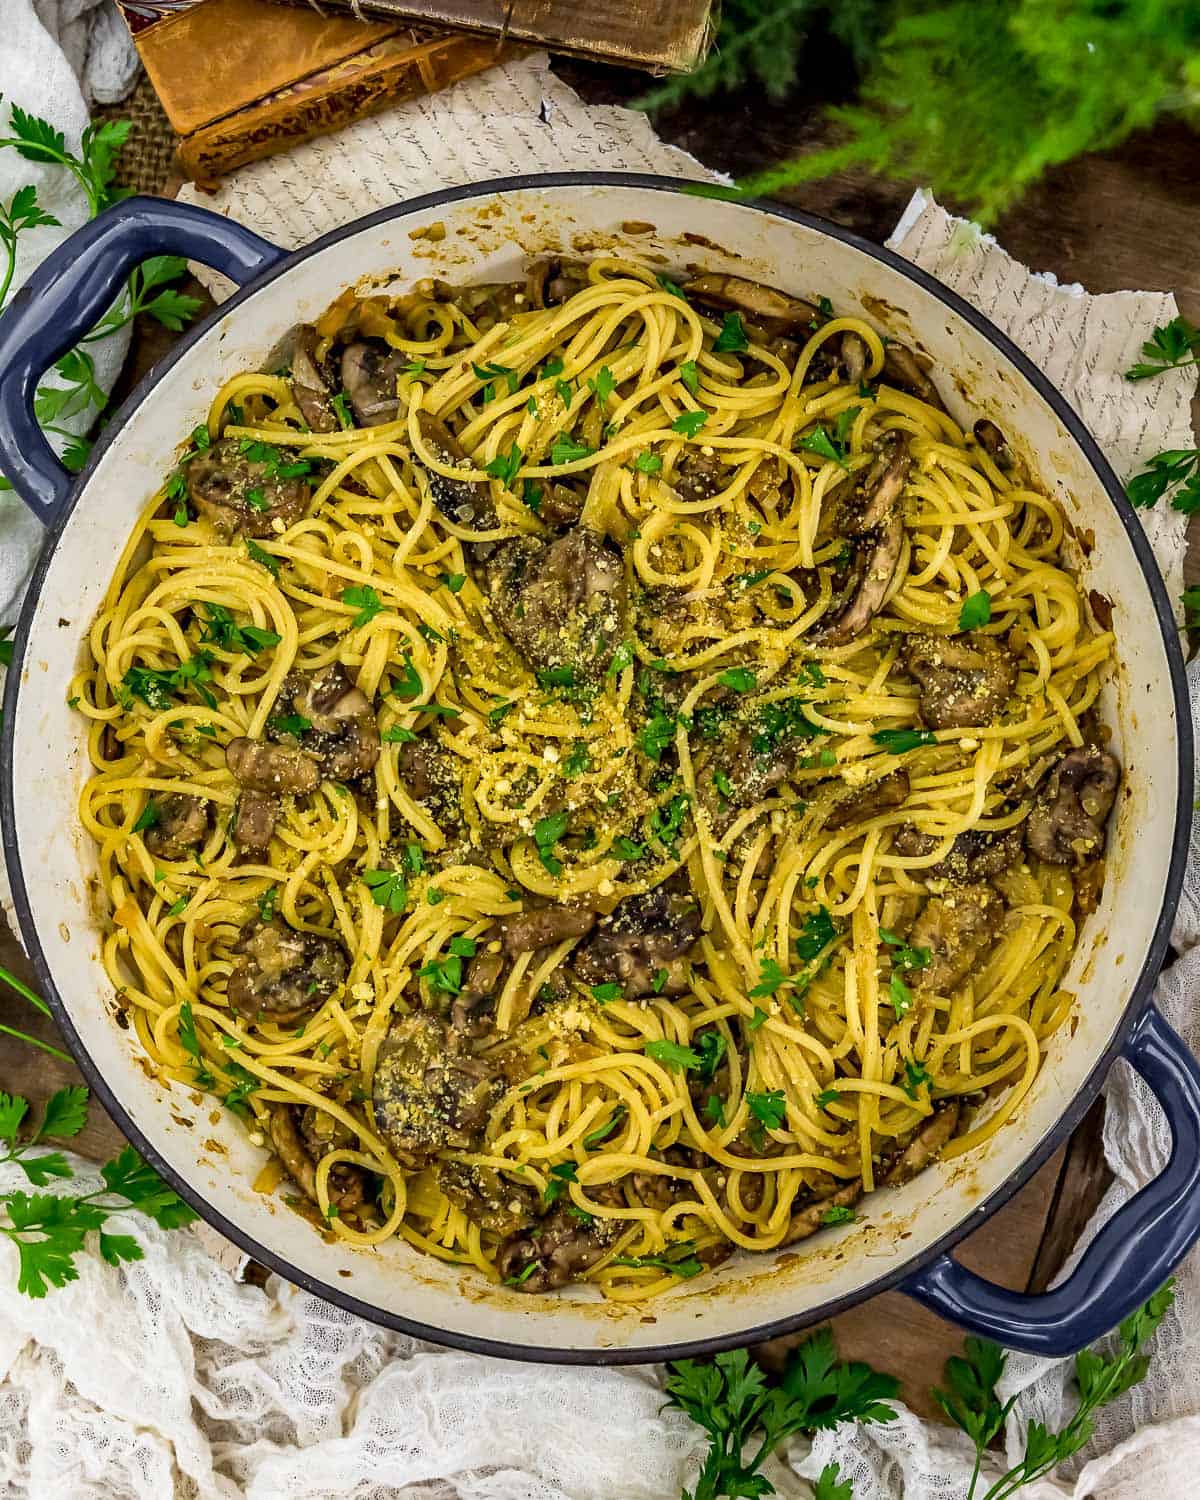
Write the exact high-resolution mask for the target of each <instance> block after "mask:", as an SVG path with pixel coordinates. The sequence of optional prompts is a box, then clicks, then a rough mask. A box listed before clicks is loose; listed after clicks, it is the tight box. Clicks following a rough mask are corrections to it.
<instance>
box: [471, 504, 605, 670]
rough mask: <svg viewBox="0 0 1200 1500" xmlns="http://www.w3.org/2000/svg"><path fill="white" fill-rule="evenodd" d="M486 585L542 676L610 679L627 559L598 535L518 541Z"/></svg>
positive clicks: (579, 530) (506, 627)
mask: <svg viewBox="0 0 1200 1500" xmlns="http://www.w3.org/2000/svg"><path fill="white" fill-rule="evenodd" d="M486 583H487V591H488V597H489V600H490V602H491V606H492V611H493V613H494V614H495V616H496V621H497V623H498V624H499V626H500V628H501V629H502V630H503V631H504V633H505V635H507V636H508V638H509V640H510V641H512V643H513V645H514V646H515V647H516V648H517V650H518V651H520V652H521V654H522V655H523V656H524V657H525V659H526V660H527V661H528V662H529V664H530V666H531V667H533V669H534V670H535V671H538V672H543V671H545V672H548V671H552V670H554V669H555V668H559V669H562V668H568V669H570V671H571V672H572V673H573V675H574V678H575V681H576V682H577V683H580V684H582V683H583V682H591V681H597V680H599V679H600V678H602V677H603V676H604V673H605V670H606V669H607V667H608V663H609V661H610V659H611V657H612V653H613V651H614V650H615V648H616V646H617V645H618V643H619V642H620V641H621V640H622V638H623V636H624V632H625V618H626V614H627V590H626V583H625V565H624V562H623V561H622V558H621V554H620V553H619V552H617V551H616V550H615V549H614V548H613V547H611V546H610V545H609V544H608V542H607V541H605V540H604V539H603V538H602V537H600V536H599V535H597V533H596V532H594V531H591V530H590V529H589V528H588V527H586V526H577V527H575V529H574V530H572V531H568V532H566V533H565V534H564V535H563V536H560V537H557V538H556V539H555V540H554V541H553V542H550V543H545V542H542V541H539V540H538V539H537V538H536V537H527V536H524V537H514V538H513V539H512V540H511V541H507V542H505V543H504V544H503V545H502V546H501V547H500V549H499V551H498V552H497V553H496V554H495V556H494V557H493V559H492V560H491V562H490V563H489V565H488V569H487V575H486Z"/></svg>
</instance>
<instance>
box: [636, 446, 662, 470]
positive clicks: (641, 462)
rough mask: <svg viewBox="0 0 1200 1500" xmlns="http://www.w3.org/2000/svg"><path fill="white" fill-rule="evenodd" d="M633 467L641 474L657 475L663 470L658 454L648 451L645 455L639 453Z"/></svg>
mask: <svg viewBox="0 0 1200 1500" xmlns="http://www.w3.org/2000/svg"><path fill="white" fill-rule="evenodd" d="M633 467H634V468H635V469H636V470H637V471H638V473H639V474H657V473H658V471H659V470H660V469H661V468H662V459H661V458H659V456H658V454H657V453H651V452H650V451H649V449H647V450H646V451H645V452H644V453H639V454H638V456H637V457H636V458H635V459H634V461H633Z"/></svg>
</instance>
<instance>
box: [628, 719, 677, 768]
mask: <svg viewBox="0 0 1200 1500" xmlns="http://www.w3.org/2000/svg"><path fill="white" fill-rule="evenodd" d="M674 738H675V720H674V719H673V718H671V716H670V715H669V714H666V713H664V712H663V711H662V709H656V710H655V711H654V713H652V714H651V715H650V717H649V718H648V719H647V720H646V722H645V723H644V724H643V725H642V729H641V733H640V734H639V735H638V739H637V745H638V749H639V750H640V751H641V752H642V754H643V755H644V756H645V757H646V759H647V760H652V761H655V762H656V763H657V762H658V761H660V760H662V757H663V751H664V750H666V748H667V747H668V746H669V745H670V744H671V742H672V741H673V740H674Z"/></svg>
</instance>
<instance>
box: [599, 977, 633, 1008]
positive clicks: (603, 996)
mask: <svg viewBox="0 0 1200 1500" xmlns="http://www.w3.org/2000/svg"><path fill="white" fill-rule="evenodd" d="M591 993H592V999H593V1000H598V1001H599V1002H600V1004H601V1005H607V1004H608V1003H609V1002H610V1001H611V1000H623V999H624V998H625V991H624V990H623V989H622V988H621V986H620V985H619V984H618V983H617V982H616V981H615V980H609V981H608V982H607V983H605V984H594V985H592V991H591Z"/></svg>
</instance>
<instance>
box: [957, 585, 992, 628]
mask: <svg viewBox="0 0 1200 1500" xmlns="http://www.w3.org/2000/svg"><path fill="white" fill-rule="evenodd" d="M991 618H992V596H991V594H989V593H988V591H987V589H980V590H979V592H978V593H977V594H971V595H970V596H969V597H968V598H966V599H964V600H963V603H962V608H961V609H960V610H959V612H958V628H959V629H960V630H978V629H979V627H980V626H981V625H986V624H987V622H988V621H989V620H990V619H991Z"/></svg>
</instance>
